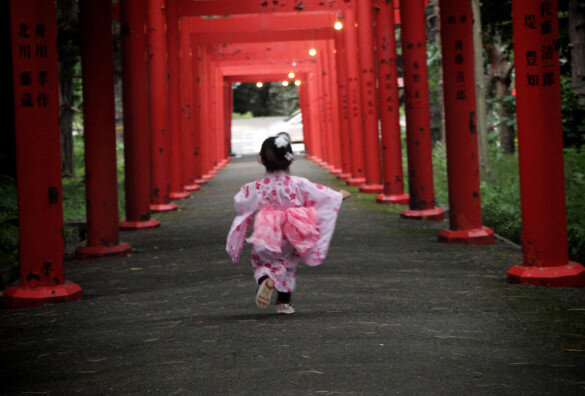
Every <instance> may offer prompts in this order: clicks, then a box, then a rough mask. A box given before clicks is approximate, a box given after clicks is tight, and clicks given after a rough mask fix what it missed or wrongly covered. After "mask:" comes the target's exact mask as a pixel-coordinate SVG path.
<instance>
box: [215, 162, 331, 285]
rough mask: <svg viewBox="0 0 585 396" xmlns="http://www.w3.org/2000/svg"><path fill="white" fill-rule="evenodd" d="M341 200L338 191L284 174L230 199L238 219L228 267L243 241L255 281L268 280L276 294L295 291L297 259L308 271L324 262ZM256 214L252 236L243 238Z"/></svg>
mask: <svg viewBox="0 0 585 396" xmlns="http://www.w3.org/2000/svg"><path fill="white" fill-rule="evenodd" d="M341 199H342V197H341V194H340V193H338V192H337V191H334V190H332V189H330V188H328V187H325V186H322V185H319V184H314V183H311V182H310V181H309V180H307V179H305V178H302V177H298V176H289V175H288V174H287V173H286V172H284V171H277V172H270V173H268V174H267V175H266V177H264V178H261V179H257V180H256V181H254V182H251V183H248V184H245V185H244V186H242V189H241V190H240V192H238V194H236V196H235V197H234V202H235V206H236V211H237V212H238V215H237V217H236V218H235V219H234V221H233V223H232V227H231V229H230V232H229V234H228V237H227V244H226V250H227V252H228V253H229V255H230V257H231V260H232V262H233V263H234V264H236V263H237V262H238V260H239V259H240V254H241V253H242V248H243V246H244V241H247V242H248V243H251V244H253V247H252V256H251V258H252V266H253V268H254V277H255V278H256V281H258V279H259V278H261V277H262V276H264V275H267V276H269V277H270V278H271V279H272V280H273V281H274V284H275V287H276V290H278V291H279V292H282V293H288V292H292V291H294V290H295V277H296V267H297V264H298V261H299V259H301V260H302V261H303V262H304V263H305V264H307V265H309V266H316V265H319V264H321V262H322V261H323V259H325V256H326V255H327V250H328V249H329V243H330V242H331V237H332V236H333V231H334V229H335V222H336V220H337V212H338V211H339V207H340V206H341ZM255 213H257V215H256V220H255V222H254V232H253V234H252V236H251V237H249V238H246V233H247V231H248V228H249V227H250V223H251V222H252V217H253V216H254V214H255Z"/></svg>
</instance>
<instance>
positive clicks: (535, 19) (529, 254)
mask: <svg viewBox="0 0 585 396" xmlns="http://www.w3.org/2000/svg"><path fill="white" fill-rule="evenodd" d="M512 21H513V27H514V54H515V56H514V66H515V68H516V91H517V94H516V106H517V110H516V112H517V123H518V160H519V167H520V199H521V205H522V243H523V253H524V260H523V262H522V264H521V265H515V266H513V267H512V268H510V269H509V270H508V272H507V280H508V282H509V283H522V284H533V285H546V286H554V287H582V286H584V285H585V268H584V267H583V266H582V265H581V264H578V263H574V262H570V261H569V258H568V249H567V223H566V218H567V217H566V216H567V215H566V204H565V183H564V181H565V177H564V161H563V136H562V122H561V88H560V73H559V53H558V47H557V45H558V37H559V30H558V3H557V1H556V0H547V1H538V2H536V1H530V0H514V1H512Z"/></svg>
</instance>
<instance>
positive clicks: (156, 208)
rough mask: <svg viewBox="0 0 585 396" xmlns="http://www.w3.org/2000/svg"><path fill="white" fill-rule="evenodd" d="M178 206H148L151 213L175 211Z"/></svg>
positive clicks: (172, 204) (170, 204)
mask: <svg viewBox="0 0 585 396" xmlns="http://www.w3.org/2000/svg"><path fill="white" fill-rule="evenodd" d="M178 207H179V206H178V205H177V204H175V203H168V204H152V205H150V210H152V211H153V212H169V211H171V210H176V209H177V208H178Z"/></svg>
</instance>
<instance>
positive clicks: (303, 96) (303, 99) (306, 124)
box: [298, 83, 312, 158]
mask: <svg viewBox="0 0 585 396" xmlns="http://www.w3.org/2000/svg"><path fill="white" fill-rule="evenodd" d="M298 90H299V107H300V109H301V114H302V115H303V143H304V145H305V156H306V157H307V158H309V157H310V156H311V153H312V148H311V115H310V113H309V110H308V105H307V100H308V99H307V83H305V84H301V85H300V86H299V88H298Z"/></svg>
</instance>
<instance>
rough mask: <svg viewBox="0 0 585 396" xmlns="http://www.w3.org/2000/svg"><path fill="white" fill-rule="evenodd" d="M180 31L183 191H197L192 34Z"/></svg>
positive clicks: (198, 187) (184, 30)
mask: <svg viewBox="0 0 585 396" xmlns="http://www.w3.org/2000/svg"><path fill="white" fill-rule="evenodd" d="M179 31H180V44H181V53H180V59H181V136H182V141H183V144H182V148H181V152H182V159H183V174H182V175H183V189H185V190H186V191H197V190H199V189H200V188H201V187H200V186H199V185H198V184H197V183H196V182H195V156H196V153H195V136H194V135H195V131H194V123H193V118H194V113H195V110H194V108H193V107H194V104H193V92H194V85H193V53H192V51H193V50H192V47H191V34H190V33H189V32H188V31H187V29H182V28H181V26H179Z"/></svg>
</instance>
